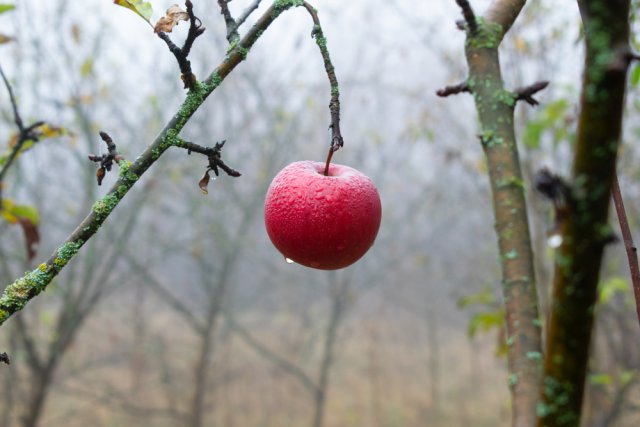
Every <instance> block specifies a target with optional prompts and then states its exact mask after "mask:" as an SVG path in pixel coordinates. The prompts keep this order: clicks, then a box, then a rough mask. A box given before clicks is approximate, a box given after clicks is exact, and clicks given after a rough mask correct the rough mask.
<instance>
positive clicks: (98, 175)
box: [96, 168, 106, 185]
mask: <svg viewBox="0 0 640 427" xmlns="http://www.w3.org/2000/svg"><path fill="white" fill-rule="evenodd" d="M105 174H106V171H105V170H104V168H98V170H97V171H96V179H97V180H98V185H102V180H103V179H104V176H105Z"/></svg>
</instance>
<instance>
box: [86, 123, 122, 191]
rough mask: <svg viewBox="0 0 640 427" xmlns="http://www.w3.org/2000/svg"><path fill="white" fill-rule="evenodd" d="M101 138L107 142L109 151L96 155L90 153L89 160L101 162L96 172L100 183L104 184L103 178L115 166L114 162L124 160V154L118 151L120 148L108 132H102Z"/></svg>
mask: <svg viewBox="0 0 640 427" xmlns="http://www.w3.org/2000/svg"><path fill="white" fill-rule="evenodd" d="M100 138H102V140H103V141H104V142H105V144H107V149H108V152H107V154H102V155H95V154H89V156H88V157H89V160H91V161H92V162H96V163H99V164H100V167H99V168H98V171H97V172H96V179H97V180H98V185H102V180H103V179H104V177H105V175H106V173H107V172H111V168H112V167H113V163H114V162H115V163H118V162H119V161H120V160H122V156H121V155H120V154H119V153H118V149H117V148H116V144H115V143H114V142H113V139H111V137H110V136H109V134H108V133H106V132H100Z"/></svg>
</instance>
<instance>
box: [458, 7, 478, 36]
mask: <svg viewBox="0 0 640 427" xmlns="http://www.w3.org/2000/svg"><path fill="white" fill-rule="evenodd" d="M456 3H458V6H460V9H462V16H463V17H464V20H465V22H466V23H467V27H468V28H469V33H470V34H472V35H473V34H476V33H477V32H478V21H477V20H476V14H475V13H474V11H473V9H472V8H471V4H469V2H468V1H467V0H456Z"/></svg>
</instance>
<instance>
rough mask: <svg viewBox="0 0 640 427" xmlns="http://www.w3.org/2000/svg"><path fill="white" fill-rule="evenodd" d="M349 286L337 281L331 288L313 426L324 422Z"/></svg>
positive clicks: (321, 424)
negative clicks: (329, 312) (330, 301)
mask: <svg viewBox="0 0 640 427" xmlns="http://www.w3.org/2000/svg"><path fill="white" fill-rule="evenodd" d="M348 289H349V286H348V284H346V282H345V283H337V284H336V286H334V287H332V288H331V292H332V304H331V314H330V318H329V323H328V325H327V332H326V334H325V338H324V349H323V352H322V364H321V366H320V375H319V378H318V387H317V388H316V391H315V395H314V408H315V409H314V415H313V427H322V426H323V425H324V424H323V423H324V414H325V407H326V400H327V392H328V389H329V376H330V373H331V368H332V365H333V359H334V348H335V342H336V336H337V334H338V327H339V325H340V322H341V321H342V314H343V312H344V305H345V302H346V301H345V298H346V296H347V293H348Z"/></svg>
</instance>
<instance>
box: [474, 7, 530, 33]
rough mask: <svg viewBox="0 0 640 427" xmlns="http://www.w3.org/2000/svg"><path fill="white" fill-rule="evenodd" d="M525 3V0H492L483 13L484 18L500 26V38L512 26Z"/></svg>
mask: <svg viewBox="0 0 640 427" xmlns="http://www.w3.org/2000/svg"><path fill="white" fill-rule="evenodd" d="M525 3H526V0H494V1H493V3H491V6H490V7H489V9H488V10H487V12H486V13H485V14H484V19H485V20H487V21H488V22H492V23H495V24H498V25H499V26H500V28H501V35H500V39H501V40H502V37H504V35H505V34H507V32H509V30H510V29H511V27H512V26H513V23H514V22H515V21H516V18H518V16H519V15H520V12H521V11H522V8H523V7H524V5H525Z"/></svg>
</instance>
